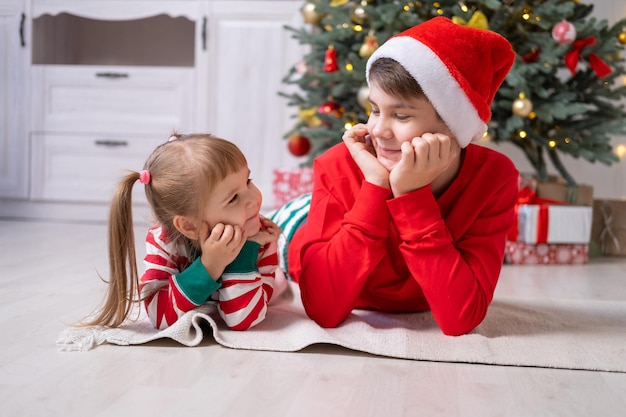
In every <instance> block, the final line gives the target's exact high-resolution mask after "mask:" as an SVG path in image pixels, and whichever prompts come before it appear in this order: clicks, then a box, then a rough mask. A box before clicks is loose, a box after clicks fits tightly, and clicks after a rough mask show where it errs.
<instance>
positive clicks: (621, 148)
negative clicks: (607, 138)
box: [615, 145, 626, 159]
mask: <svg viewBox="0 0 626 417" xmlns="http://www.w3.org/2000/svg"><path fill="white" fill-rule="evenodd" d="M615 155H617V156H618V157H619V159H622V158H624V157H625V156H626V145H617V146H616V147H615Z"/></svg>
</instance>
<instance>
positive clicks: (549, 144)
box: [548, 140, 556, 148]
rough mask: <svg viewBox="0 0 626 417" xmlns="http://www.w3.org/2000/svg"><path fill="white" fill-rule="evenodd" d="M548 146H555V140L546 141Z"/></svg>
mask: <svg viewBox="0 0 626 417" xmlns="http://www.w3.org/2000/svg"><path fill="white" fill-rule="evenodd" d="M548 146H549V147H551V148H556V141H555V140H550V141H548Z"/></svg>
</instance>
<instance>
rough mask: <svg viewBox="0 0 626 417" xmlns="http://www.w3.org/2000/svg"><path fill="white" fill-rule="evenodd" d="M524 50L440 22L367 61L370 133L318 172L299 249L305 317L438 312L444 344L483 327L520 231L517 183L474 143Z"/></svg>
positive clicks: (296, 242)
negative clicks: (514, 231) (515, 231)
mask: <svg viewBox="0 0 626 417" xmlns="http://www.w3.org/2000/svg"><path fill="white" fill-rule="evenodd" d="M514 59H515V53H514V52H513V50H512V48H511V46H510V44H509V43H508V42H507V41H506V40H505V39H504V38H503V37H502V36H500V35H498V34H496V33H494V32H490V31H486V30H480V29H473V28H469V27H464V26H460V25H456V24H454V23H452V22H451V21H450V20H449V19H447V18H444V17H436V18H433V19H431V20H428V21H426V22H424V23H422V24H420V25H418V26H415V27H413V28H411V29H409V30H407V31H405V32H403V33H400V34H399V35H396V36H394V37H392V38H390V39H389V40H388V41H387V42H385V43H384V44H383V45H382V46H381V47H380V48H379V49H378V50H376V52H375V53H374V54H373V55H372V56H371V57H370V59H369V60H368V62H367V68H366V78H367V81H368V84H369V88H370V93H369V101H370V103H371V105H372V111H371V115H370V118H369V120H368V122H367V125H357V126H355V127H353V128H352V129H350V130H348V131H347V132H345V134H344V136H343V143H341V144H338V145H336V146H334V147H333V148H331V149H329V150H328V151H326V152H325V153H324V154H323V155H321V156H320V157H318V158H317V159H316V160H315V162H314V176H315V179H314V186H313V193H312V199H311V207H310V211H309V213H308V219H307V221H306V223H305V224H304V225H302V226H301V227H300V228H299V229H298V230H297V231H296V232H295V234H294V235H293V238H292V240H291V242H290V244H289V249H288V250H289V252H288V255H289V256H288V262H289V274H290V275H291V276H292V278H293V279H294V280H295V281H297V282H298V283H299V285H300V288H301V294H302V301H303V304H304V307H305V309H306V311H307V314H308V315H309V316H310V317H311V318H312V319H313V320H315V321H316V322H317V323H318V324H320V325H321V326H324V327H335V326H338V325H339V324H341V322H342V321H344V320H345V319H346V317H347V316H348V315H349V314H350V312H351V311H352V310H353V309H355V308H365V309H376V310H381V311H387V312H407V311H425V310H431V311H432V314H433V317H434V319H435V321H436V322H437V324H438V325H439V327H440V328H441V330H442V331H443V333H445V334H448V335H460V334H464V333H467V332H470V331H471V330H472V329H474V328H475V327H476V326H477V325H478V324H480V323H481V321H482V320H483V319H484V317H485V315H486V313H487V309H488V306H489V304H490V303H491V300H492V298H493V293H494V290H495V287H496V283H497V281H498V277H499V274H500V270H501V268H502V260H503V254H504V246H505V238H506V234H507V231H508V230H509V229H510V227H511V226H512V224H513V221H514V206H515V202H516V198H517V193H518V188H517V179H518V172H517V170H516V168H515V167H514V165H513V163H512V162H511V161H510V160H509V159H508V158H507V157H505V156H504V155H502V154H500V153H498V152H495V151H493V150H489V149H487V148H484V147H481V146H478V145H474V144H471V142H472V141H474V140H477V139H479V138H481V137H482V136H483V135H484V133H485V132H486V123H487V122H488V121H489V120H490V118H491V110H490V106H491V102H492V101H493V98H494V96H495V94H496V91H497V89H498V88H499V86H500V84H501V83H502V81H503V80H504V77H505V76H506V74H507V73H508V71H509V69H510V68H511V66H512V65H513V61H514Z"/></svg>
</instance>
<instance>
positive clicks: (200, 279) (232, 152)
mask: <svg viewBox="0 0 626 417" xmlns="http://www.w3.org/2000/svg"><path fill="white" fill-rule="evenodd" d="M249 176H250V170H249V169H248V166H247V162H246V159H245V157H244V155H243V154H242V153H241V151H240V150H239V149H238V148H237V147H236V146H235V145H234V144H232V143H230V142H228V141H226V140H224V139H220V138H217V137H214V136H212V135H203V134H190V135H179V134H175V135H173V136H172V137H171V138H170V140H169V141H168V142H167V143H164V144H162V145H160V146H159V147H158V148H156V149H155V150H154V152H153V153H152V155H150V157H149V158H148V161H147V162H146V163H145V166H144V169H143V170H142V171H141V172H131V173H129V174H128V175H126V177H124V178H123V179H122V181H121V182H120V184H119V186H118V187H117V190H116V192H115V195H114V197H113V200H112V203H111V211H110V215H109V230H108V233H109V267H110V274H111V276H110V281H109V285H108V290H107V296H106V301H105V304H104V307H103V308H102V309H101V310H100V311H99V312H98V313H97V314H96V316H95V318H93V319H92V320H90V321H89V322H88V323H85V324H86V325H102V326H111V327H117V326H119V325H120V324H121V323H122V322H124V320H125V319H126V318H127V316H128V315H129V313H130V311H131V309H132V305H133V301H135V300H141V301H143V304H144V307H145V309H146V311H147V313H148V317H149V318H150V321H151V322H152V324H153V325H154V326H155V327H156V328H158V329H164V328H166V327H168V326H171V325H172V324H173V323H174V322H176V320H177V319H178V318H179V317H180V316H182V315H183V314H184V313H186V312H187V311H190V310H193V309H194V308H196V307H198V306H199V305H201V304H203V303H205V302H207V301H209V300H215V301H217V303H218V304H217V305H218V311H219V314H220V315H221V317H222V318H223V319H224V321H225V322H226V324H227V325H228V327H230V328H232V329H235V330H245V329H248V328H250V327H252V326H254V325H256V324H258V323H259V322H261V321H262V320H263V319H264V317H265V313H266V311H267V304H268V302H269V300H270V298H271V297H272V291H273V281H274V273H275V271H276V267H277V265H278V258H277V255H276V240H277V238H278V235H279V229H278V226H276V225H275V224H274V223H273V222H272V221H270V220H269V219H265V218H263V217H261V216H260V215H259V211H260V208H261V201H262V197H261V193H260V191H259V189H258V188H257V187H256V186H255V185H254V184H253V183H252V180H251V179H250V177H249ZM137 181H139V182H140V183H142V184H143V185H144V186H145V192H146V197H147V200H148V203H149V204H150V207H151V208H152V212H153V214H154V216H155V218H156V221H157V222H158V224H156V225H155V226H153V227H152V228H150V229H149V231H148V234H147V237H146V249H147V250H146V257H145V265H146V270H145V272H144V274H143V276H142V277H141V279H138V273H137V265H136V258H135V244H134V234H133V219H132V213H131V191H132V188H133V186H134V184H135V183H136V182H137Z"/></svg>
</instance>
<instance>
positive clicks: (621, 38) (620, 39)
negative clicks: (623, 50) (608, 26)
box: [617, 31, 626, 45]
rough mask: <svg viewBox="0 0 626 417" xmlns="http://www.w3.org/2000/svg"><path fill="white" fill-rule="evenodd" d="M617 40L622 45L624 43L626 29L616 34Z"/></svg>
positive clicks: (625, 40)
mask: <svg viewBox="0 0 626 417" xmlns="http://www.w3.org/2000/svg"><path fill="white" fill-rule="evenodd" d="M617 41H618V42H619V43H621V44H622V45H626V31H624V32H620V33H618V34H617Z"/></svg>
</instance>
